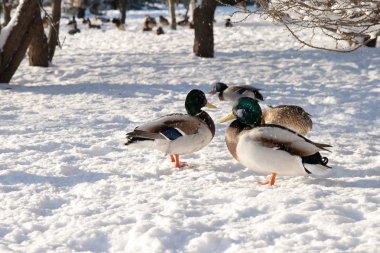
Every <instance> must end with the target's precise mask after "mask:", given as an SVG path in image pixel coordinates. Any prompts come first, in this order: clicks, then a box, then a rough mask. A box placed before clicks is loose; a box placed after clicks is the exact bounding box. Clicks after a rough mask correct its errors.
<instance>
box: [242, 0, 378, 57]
mask: <svg viewBox="0 0 380 253" xmlns="http://www.w3.org/2000/svg"><path fill="white" fill-rule="evenodd" d="M257 3H258V4H259V5H260V6H261V9H259V11H255V12H260V13H261V14H263V15H266V16H267V17H270V18H272V19H274V20H275V21H277V22H279V23H281V24H283V25H284V26H285V27H286V29H288V30H289V32H290V33H291V34H292V35H293V36H294V37H295V38H296V39H297V40H298V41H299V42H301V43H302V44H304V45H307V46H309V47H313V48H318V49H325V50H331V51H340V52H350V51H353V50H356V49H357V48H359V47H361V46H363V45H366V44H367V43H369V42H370V41H371V40H374V39H376V37H377V36H379V35H380V1H378V0H362V1H359V0H340V1H339V0H306V1H305V0H292V1H290V0H272V1H268V0H257ZM248 13H249V12H248ZM321 37H323V38H324V40H320V38H321ZM326 38H328V39H329V40H331V41H333V42H334V43H333V45H334V46H331V43H327V44H325V43H323V42H322V41H326V40H325V39H326Z"/></svg>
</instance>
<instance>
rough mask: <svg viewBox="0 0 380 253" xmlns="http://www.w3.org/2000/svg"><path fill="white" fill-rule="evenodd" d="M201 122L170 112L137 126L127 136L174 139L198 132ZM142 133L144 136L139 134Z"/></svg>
mask: <svg viewBox="0 0 380 253" xmlns="http://www.w3.org/2000/svg"><path fill="white" fill-rule="evenodd" d="M200 124H201V122H200V120H199V119H198V118H196V117H193V116H190V115H187V114H171V115H167V116H164V117H161V118H158V119H157V120H154V121H151V122H148V123H145V124H144V125H141V126H139V127H137V128H136V129H135V130H134V131H133V132H131V133H128V134H127V136H134V135H138V136H136V137H145V138H152V139H162V138H164V139H169V140H175V139H177V138H179V137H181V136H184V135H191V134H195V133H197V132H198V129H199V126H200ZM141 135H144V136H141Z"/></svg>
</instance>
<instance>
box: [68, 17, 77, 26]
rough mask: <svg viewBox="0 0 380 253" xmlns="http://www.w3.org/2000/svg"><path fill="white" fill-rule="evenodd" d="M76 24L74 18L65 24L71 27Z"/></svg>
mask: <svg viewBox="0 0 380 253" xmlns="http://www.w3.org/2000/svg"><path fill="white" fill-rule="evenodd" d="M76 23H77V21H76V19H75V16H73V17H72V19H71V20H69V22H68V23H67V25H72V26H74V24H76Z"/></svg>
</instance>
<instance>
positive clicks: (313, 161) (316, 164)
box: [301, 152, 331, 175]
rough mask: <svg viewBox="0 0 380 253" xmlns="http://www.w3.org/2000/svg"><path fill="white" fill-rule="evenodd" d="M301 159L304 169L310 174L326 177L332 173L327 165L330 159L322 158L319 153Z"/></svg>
mask: <svg viewBox="0 0 380 253" xmlns="http://www.w3.org/2000/svg"><path fill="white" fill-rule="evenodd" d="M301 158H302V164H303V167H304V169H305V171H306V172H307V173H308V174H317V175H324V174H327V173H329V172H330V171H331V167H330V166H328V165H327V163H328V162H329V159H328V158H327V157H322V156H321V154H320V153H319V152H317V153H315V154H313V155H309V156H302V157H301Z"/></svg>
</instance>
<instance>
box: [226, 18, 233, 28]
mask: <svg viewBox="0 0 380 253" xmlns="http://www.w3.org/2000/svg"><path fill="white" fill-rule="evenodd" d="M225 27H233V25H232V23H231V19H230V18H227V19H226V23H225Z"/></svg>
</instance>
